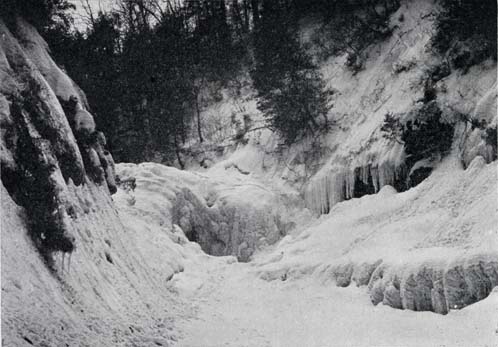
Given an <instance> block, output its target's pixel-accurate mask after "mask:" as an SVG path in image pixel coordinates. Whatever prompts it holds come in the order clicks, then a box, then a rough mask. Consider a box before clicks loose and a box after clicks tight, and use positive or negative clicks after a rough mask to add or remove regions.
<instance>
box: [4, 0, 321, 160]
mask: <svg viewBox="0 0 498 347" xmlns="http://www.w3.org/2000/svg"><path fill="white" fill-rule="evenodd" d="M3 1H7V2H11V4H10V5H11V6H9V5H8V6H5V8H10V9H11V11H12V8H14V7H16V6H17V10H16V11H17V12H21V13H22V14H23V15H24V16H25V17H27V18H28V20H31V22H32V23H33V24H35V25H36V26H37V27H38V28H39V29H40V31H41V32H42V34H43V36H44V38H45V39H46V40H47V42H48V44H49V47H50V49H51V53H52V55H53V57H54V59H55V60H56V62H57V63H58V64H59V65H61V66H62V67H63V68H64V69H65V70H66V71H67V73H68V74H69V75H70V76H71V77H72V78H73V79H74V80H75V81H76V82H77V83H78V84H79V85H80V86H81V88H82V89H83V90H84V91H85V92H86V94H87V97H88V102H89V105H90V110H91V112H92V113H93V114H94V116H95V117H96V120H97V124H98V126H99V127H100V128H101V129H102V130H103V131H104V132H105V133H106V134H107V136H108V139H109V146H110V149H111V151H112V152H113V154H114V156H115V157H116V158H117V160H118V161H131V162H139V161H144V160H154V159H156V160H162V161H166V162H173V161H177V162H179V163H180V165H182V153H181V151H182V148H183V145H184V143H185V142H186V141H187V140H188V134H191V133H192V130H193V132H194V133H195V134H196V137H198V141H200V142H203V140H204V138H203V133H202V119H201V115H200V113H201V108H202V105H200V93H201V92H202V90H203V89H205V88H206V87H207V86H208V85H210V84H213V83H216V86H217V88H220V87H223V86H224V85H227V84H229V83H230V82H231V81H233V80H235V79H236V78H237V77H240V73H241V71H242V70H244V71H249V72H250V75H251V77H252V79H253V80H254V85H255V87H256V89H257V91H258V95H259V97H260V103H259V105H260V108H261V110H262V111H264V112H265V115H266V116H267V119H268V127H270V128H272V129H273V130H275V131H278V132H280V134H281V135H282V137H283V139H284V140H285V141H286V142H287V143H291V142H293V141H295V140H297V139H298V138H299V137H301V136H305V135H306V134H308V133H315V132H317V131H319V130H320V129H321V128H325V126H326V117H325V116H326V113H327V98H326V92H325V91H324V88H323V87H324V85H323V82H322V81H321V78H320V75H319V73H318V72H317V71H318V70H317V68H316V66H315V65H314V64H313V62H312V59H311V58H310V57H309V56H308V55H307V53H306V52H305V51H304V50H303V49H302V48H301V45H300V44H299V40H298V30H297V26H298V21H299V19H300V18H301V17H302V15H303V14H304V11H303V9H304V8H308V7H303V6H302V4H301V2H300V1H296V0H186V1H173V0H171V1H170V0H119V1H117V2H116V3H117V6H115V7H114V8H113V9H112V10H109V11H107V12H105V13H102V12H99V13H95V12H92V11H90V9H87V10H88V11H87V16H86V17H87V18H86V19H87V22H88V26H87V28H86V30H84V31H83V32H81V31H76V30H74V26H72V25H71V12H69V11H68V10H69V9H71V5H70V4H69V3H68V2H67V1H66V0H26V2H24V3H23V5H22V6H19V5H16V4H19V3H18V2H16V1H15V0H3ZM316 3H317V4H318V3H319V1H316ZM37 7H39V8H38V9H37ZM319 119H321V120H319ZM158 153H159V154H160V157H159V158H158V157H157V155H158Z"/></svg>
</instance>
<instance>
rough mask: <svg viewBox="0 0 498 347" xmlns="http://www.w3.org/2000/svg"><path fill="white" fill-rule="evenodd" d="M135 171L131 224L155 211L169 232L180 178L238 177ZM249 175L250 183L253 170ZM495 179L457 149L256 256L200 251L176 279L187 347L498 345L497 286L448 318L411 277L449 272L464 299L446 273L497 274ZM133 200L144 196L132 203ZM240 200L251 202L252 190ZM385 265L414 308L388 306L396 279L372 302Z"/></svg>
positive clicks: (152, 218) (122, 200)
mask: <svg viewBox="0 0 498 347" xmlns="http://www.w3.org/2000/svg"><path fill="white" fill-rule="evenodd" d="M127 170H130V172H129V173H131V172H133V173H134V174H135V175H136V177H137V178H138V180H137V188H136V190H135V192H130V193H126V192H123V191H120V192H119V193H118V196H117V199H116V200H117V203H118V206H119V209H120V210H121V211H126V214H127V215H130V216H133V218H130V219H129V220H127V223H126V224H127V225H128V226H129V227H132V228H135V227H136V226H134V225H138V224H137V223H138V221H140V220H146V221H147V222H146V223H147V225H155V224H157V223H159V224H161V225H163V226H164V228H165V229H168V227H167V226H168V225H170V224H169V223H171V222H170V220H169V217H168V213H164V211H165V210H168V209H169V208H170V207H167V206H168V204H170V203H171V201H174V197H173V195H172V194H171V193H170V190H176V189H178V188H175V186H176V185H181V186H183V185H189V186H190V188H189V189H192V191H195V189H199V188H198V187H197V188H196V184H198V183H199V182H200V181H202V180H206V179H208V177H209V182H211V185H212V186H216V184H215V183H212V182H215V180H214V178H213V176H216V177H217V179H218V180H220V181H221V182H223V184H221V185H220V186H217V187H216V188H214V189H219V190H223V189H228V190H230V189H233V187H232V188H230V185H231V184H233V182H237V177H238V176H239V173H238V172H237V171H234V170H225V171H218V170H216V174H215V173H212V172H208V173H205V174H203V175H198V174H191V173H187V172H182V171H179V170H176V169H172V168H166V167H163V166H160V165H158V164H141V165H139V166H135V165H129V164H126V165H124V164H121V165H118V171H119V172H121V173H124V172H125V171H127ZM152 173H154V174H152ZM160 177H162V179H161V178H160ZM200 177H201V178H202V179H200ZM151 182H161V185H152V183H151ZM244 182H246V183H244V184H249V183H248V179H247V178H246V179H245V181H244ZM496 188H497V174H496V164H495V163H493V164H486V163H485V161H484V159H482V158H479V157H478V158H477V159H475V160H474V161H473V163H472V164H471V165H470V167H469V168H468V169H467V170H463V169H462V168H461V167H460V165H459V164H458V161H457V160H453V159H452V158H451V157H450V158H449V159H448V160H446V161H444V162H443V163H442V164H441V165H440V166H439V167H437V168H436V169H435V172H434V174H433V175H432V176H431V177H430V178H429V179H428V180H426V181H424V182H423V183H422V184H421V185H419V186H418V187H416V188H414V189H411V190H409V191H407V192H404V193H396V191H395V190H394V189H393V188H391V187H389V186H386V187H384V188H383V189H381V191H380V192H379V193H378V194H377V195H371V196H365V197H362V198H360V199H352V200H349V201H345V202H341V203H338V204H337V205H336V206H335V207H334V208H333V209H332V211H331V213H330V214H329V215H326V216H322V217H320V218H319V219H317V220H315V221H314V222H312V225H310V226H309V227H301V228H296V229H294V230H292V231H290V232H289V233H288V235H287V236H285V237H284V238H283V239H282V240H281V241H280V242H278V243H277V244H276V245H274V246H269V247H266V248H265V249H263V250H262V251H260V252H256V253H255V254H254V255H253V259H252V261H251V262H250V263H238V262H237V261H236V259H235V258H234V257H210V256H207V255H203V254H202V253H201V252H198V253H191V254H189V255H187V256H186V257H185V258H184V260H183V263H184V271H182V272H181V273H178V274H176V275H174V276H173V277H172V279H171V280H170V281H168V283H167V284H166V287H167V288H168V289H169V290H171V291H172V292H175V293H177V294H178V298H179V299H180V300H181V301H182V305H184V310H185V312H186V313H185V314H184V315H182V316H179V317H178V319H177V320H176V321H175V326H176V329H177V331H178V337H179V341H178V345H179V346H224V345H226V346H303V345H306V346H323V345H330V346H371V345H387V346H395V345H396V346H399V345H402V346H436V345H447V346H470V345H471V346H493V345H496V343H498V340H497V334H496V329H497V328H498V295H497V294H498V293H496V291H495V292H492V293H491V294H490V295H489V296H488V294H489V292H490V291H491V288H489V290H488V292H487V293H486V296H487V297H486V298H484V297H481V298H480V299H484V300H482V301H479V302H478V303H475V304H472V305H470V306H467V307H464V308H462V309H459V310H455V308H461V306H457V307H453V306H451V307H449V309H450V311H449V313H448V314H446V315H439V314H436V313H433V312H414V311H413V310H416V309H424V307H422V306H421V307H418V308H417V307H416V305H415V303H417V304H418V303H419V302H421V301H420V300H419V299H418V297H417V295H419V293H424V290H425V289H424V288H417V287H415V288H412V287H411V286H410V278H411V277H410V276H411V275H413V274H418V273H420V271H421V269H429V270H430V271H434V272H437V271H441V272H443V273H447V274H449V275H448V276H446V279H445V280H442V281H441V282H442V283H443V282H444V285H445V286H446V287H445V288H446V289H445V290H446V291H445V292H444V294H445V295H447V298H448V300H449V301H450V302H451V300H453V299H451V298H456V299H461V298H463V299H466V296H465V295H463V296H459V294H461V293H459V292H458V291H457V290H455V287H454V286H453V285H454V284H455V285H457V286H459V285H460V284H461V283H458V281H457V280H458V278H455V277H452V276H451V274H452V272H451V271H448V270H451V269H453V268H454V267H455V266H462V275H463V276H467V277H466V278H464V281H463V283H464V290H465V291H466V292H470V293H472V291H473V290H477V289H479V286H480V285H481V284H483V285H484V286H485V285H486V283H487V282H485V281H484V280H485V279H484V278H475V277H472V276H473V274H475V273H473V272H471V271H469V269H472V264H475V263H476V262H477V264H481V265H482V267H483V268H487V269H490V270H489V273H494V274H497V273H498V271H497V270H498V252H497V249H498V234H497V230H496V225H497V214H496V204H495V199H496ZM132 197H134V198H135V200H136V201H135V203H134V204H130V203H128V202H127V201H128V200H130V199H131V200H133V199H132ZM237 198H238V199H241V200H245V197H244V196H243V195H238V197H237ZM234 199H235V197H234ZM259 202H260V200H258V201H254V203H255V204H257V203H259ZM171 230H176V231H174V233H173V234H170V236H171V235H178V238H179V239H180V238H181V240H182V241H181V242H180V244H183V243H185V245H188V244H189V243H187V242H186V241H185V238H184V236H183V232H182V231H181V230H180V228H179V227H178V226H173V227H172V228H171ZM171 232H173V231H171ZM175 233H176V234H175ZM171 239H172V240H175V237H174V236H173V237H171ZM479 262H481V263H479ZM380 269H382V270H383V273H384V274H385V276H384V279H385V281H388V280H389V279H392V278H394V277H397V278H399V282H400V285H401V289H402V291H403V293H402V294H401V296H403V298H404V299H403V303H402V304H403V305H405V306H406V307H405V308H407V309H409V310H394V309H392V308H391V307H389V306H394V305H393V304H394V303H395V302H394V301H393V297H395V295H394V296H393V289H392V288H390V287H389V284H391V286H392V287H393V288H394V284H393V282H389V283H387V282H386V283H382V285H383V286H385V287H386V288H384V289H385V290H383V291H382V294H384V292H386V294H385V296H386V298H388V299H386V301H383V300H382V299H381V300H380V303H379V304H378V305H376V306H375V305H374V304H373V303H372V301H373V297H372V293H376V291H375V290H372V288H370V286H367V284H369V282H372V281H371V278H374V280H373V282H372V286H373V285H374V284H375V283H376V281H377V280H378V279H379V278H378V277H376V276H375V275H373V274H374V273H375V271H377V273H378V272H379V271H380ZM429 270H427V271H429ZM424 271H425V270H424ZM348 276H349V278H348ZM455 280H456V282H455ZM481 280H482V282H480V281H481ZM341 281H343V282H342V283H341ZM452 281H453V282H455V283H453V282H452ZM350 283H351V285H350ZM355 284H361V285H362V286H361V287H359V288H358V287H357V286H356V285H355ZM338 285H340V286H347V288H341V287H339V286H338ZM348 285H349V286H348ZM495 285H496V282H494V284H493V286H495ZM379 286H380V284H377V285H376V286H375V288H377V287H379ZM469 286H470V287H469ZM472 286H473V287H472ZM388 287H389V288H388ZM472 288H474V289H472ZM377 289H378V288H377ZM481 289H482V288H481ZM387 292H388V293H387ZM394 292H395V291H394ZM394 294H395V293H394ZM474 294H475V293H474ZM410 295H412V296H410ZM452 295H453V296H452ZM429 296H430V294H429ZM410 298H412V299H410ZM456 299H454V300H456ZM389 300H391V301H389ZM400 300H401V298H400ZM410 300H411V301H410ZM443 300H445V299H444V298H443ZM445 304H446V302H445ZM468 304H470V302H469V303H466V304H465V305H468ZM410 305H412V306H410ZM402 307H403V306H402ZM425 309H435V308H433V307H430V308H425ZM441 313H445V312H441Z"/></svg>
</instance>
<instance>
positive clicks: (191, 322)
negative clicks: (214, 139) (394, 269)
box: [173, 261, 498, 347]
mask: <svg viewBox="0 0 498 347" xmlns="http://www.w3.org/2000/svg"><path fill="white" fill-rule="evenodd" d="M208 264H209V266H206V265H208ZM252 270H253V268H252V267H251V266H250V265H248V264H226V263H223V262H222V261H218V262H215V261H210V262H206V263H205V267H201V269H198V270H196V271H195V272H192V273H191V272H189V269H188V268H187V269H186V271H185V272H184V273H182V274H181V275H177V276H175V279H174V280H173V285H175V286H178V287H179V288H180V289H179V293H180V295H181V296H184V297H185V298H186V299H187V300H188V302H189V305H192V307H193V308H194V312H196V314H195V316H194V317H188V318H187V319H181V320H180V321H178V322H176V326H177V327H178V328H179V330H180V336H182V338H181V339H180V340H179V343H178V345H179V346H192V347H193V346H198V347H201V346H204V347H208V346H259V347H263V346H289V347H291V346H296V347H297V346H310V347H311V346H420V347H421V346H465V347H467V346H496V345H497V343H498V337H497V332H496V329H497V328H498V325H497V324H498V292H494V293H492V295H490V297H488V298H487V299H486V300H484V301H481V302H479V303H477V304H475V305H472V306H469V307H467V308H464V309H462V310H460V311H452V312H451V313H450V314H448V315H446V316H442V315H438V314H435V313H432V312H413V311H400V310H394V309H392V308H390V307H388V306H384V305H378V306H373V305H372V304H371V302H370V300H369V299H368V294H367V293H366V289H365V288H357V287H348V288H339V287H334V286H330V285H323V284H321V283H319V282H317V281H315V280H313V279H309V278H308V279H300V280H297V281H281V280H277V281H272V282H268V281H265V280H262V279H261V278H259V277H258V276H255V275H254V272H253V271H252ZM200 278H202V280H200ZM193 288H195V290H194V289H193Z"/></svg>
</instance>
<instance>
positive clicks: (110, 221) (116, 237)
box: [0, 19, 198, 346]
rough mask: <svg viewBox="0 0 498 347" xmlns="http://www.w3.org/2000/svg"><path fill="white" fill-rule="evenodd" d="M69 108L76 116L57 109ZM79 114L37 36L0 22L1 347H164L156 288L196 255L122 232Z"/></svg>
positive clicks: (158, 237)
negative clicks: (117, 346) (0, 179)
mask: <svg viewBox="0 0 498 347" xmlns="http://www.w3.org/2000/svg"><path fill="white" fill-rule="evenodd" d="M71 97H73V100H72V101H71V100H70V98H71ZM75 100H78V103H77V104H79V105H80V106H79V107H77V108H75V107H73V108H72V109H71V108H70V107H69V109H68V108H67V107H66V106H67V105H65V109H64V110H63V108H62V107H61V104H60V103H63V104H65V103H66V104H70V102H74V101H75ZM73 106H75V105H73ZM85 107H86V102H85V99H84V95H83V94H82V92H81V91H80V90H79V89H78V88H77V87H76V86H75V85H74V83H73V82H72V81H71V80H70V79H69V78H68V77H67V76H66V75H65V74H64V73H63V72H62V71H61V70H60V69H59V68H58V67H57V66H56V64H55V63H54V62H53V61H52V60H51V58H50V56H49V55H48V53H47V47H46V44H45V43H44V41H43V39H42V38H41V37H40V36H39V35H38V33H37V32H36V30H34V29H33V28H32V27H31V26H30V25H29V24H27V23H26V22H24V21H23V20H21V19H18V20H17V24H16V25H15V27H9V28H7V26H6V25H4V23H3V22H1V21H0V115H1V131H2V142H1V145H2V146H1V159H2V192H1V197H2V209H1V210H2V219H1V221H2V244H1V249H2V260H1V262H2V345H4V346H29V345H36V346H75V345H77V346H111V345H113V346H114V345H126V346H129V345H136V346H150V345H151V344H154V343H155V344H156V345H167V343H168V341H169V340H170V339H171V338H172V333H171V332H170V330H171V329H172V320H173V315H176V312H175V313H173V312H172V311H171V310H172V308H174V307H179V306H177V305H175V300H176V299H175V296H174V295H172V294H171V293H170V292H169V291H167V290H164V283H165V281H166V280H167V279H168V278H170V277H171V276H172V275H173V274H174V273H176V272H178V271H181V270H182V269H183V265H182V259H183V257H184V254H185V252H198V251H197V250H196V249H193V250H191V251H189V248H188V247H186V248H184V247H180V246H178V245H176V244H174V243H173V242H172V241H171V240H170V239H169V238H168V237H167V236H166V235H165V234H164V233H163V232H162V231H161V229H160V228H158V227H157V228H156V229H153V230H152V229H151V228H149V227H147V226H141V227H140V228H138V227H136V228H127V227H125V226H124V225H123V223H122V219H121V218H122V217H121V218H120V216H119V214H118V211H117V210H116V208H115V206H114V204H113V201H112V199H111V195H110V192H113V191H115V189H116V187H115V185H114V170H113V168H114V164H113V162H112V157H111V156H110V154H109V153H108V152H107V151H106V150H105V148H104V146H105V137H104V136H103V134H101V133H99V132H98V131H96V130H95V124H94V122H93V119H92V117H91V115H90V114H89V113H88V112H86V111H84V108H85ZM125 220H126V219H125ZM157 264H161V266H160V267H157Z"/></svg>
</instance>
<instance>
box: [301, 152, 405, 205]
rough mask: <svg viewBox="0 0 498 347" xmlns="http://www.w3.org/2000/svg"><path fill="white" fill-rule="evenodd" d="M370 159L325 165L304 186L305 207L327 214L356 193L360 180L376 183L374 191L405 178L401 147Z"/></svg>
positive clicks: (366, 183) (365, 182)
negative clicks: (363, 161)
mask: <svg viewBox="0 0 498 347" xmlns="http://www.w3.org/2000/svg"><path fill="white" fill-rule="evenodd" d="M393 152H394V153H393ZM368 159H370V160H368V161H367V164H363V165H341V166H339V165H333V166H328V165H326V166H325V167H323V168H322V169H321V170H320V171H319V172H318V173H317V174H316V175H315V176H314V177H313V178H312V179H311V180H310V182H309V183H308V185H307V186H306V188H305V191H304V198H305V201H306V207H308V208H309V209H311V210H312V211H314V212H315V213H318V214H326V213H329V211H330V209H331V208H332V206H334V205H335V204H337V203H338V202H341V201H343V200H347V199H352V198H354V197H357V195H356V194H355V186H356V184H357V183H358V181H361V182H362V183H363V184H364V185H365V186H373V187H372V188H373V191H374V193H377V192H378V191H379V190H380V189H381V188H382V187H384V186H386V185H391V186H395V185H396V184H395V182H399V181H400V180H404V179H405V176H406V167H405V165H404V155H403V153H402V151H399V149H398V150H396V151H390V153H389V154H387V155H386V157H384V158H382V159H383V160H382V159H381V160H378V161H377V162H375V161H373V160H372V157H370V158H368Z"/></svg>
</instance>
